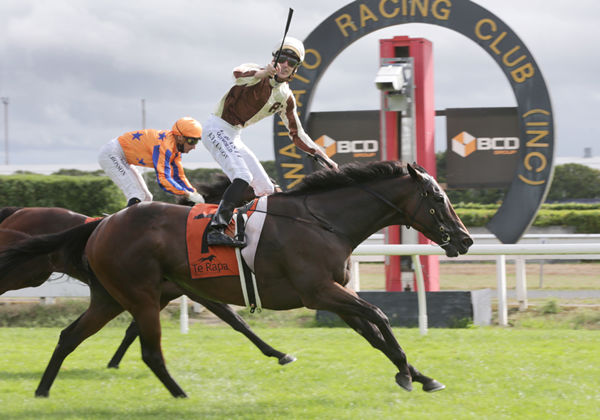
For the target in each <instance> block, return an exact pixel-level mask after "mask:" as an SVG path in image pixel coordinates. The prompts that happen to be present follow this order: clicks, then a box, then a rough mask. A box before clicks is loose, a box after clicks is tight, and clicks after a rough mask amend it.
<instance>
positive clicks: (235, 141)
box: [202, 115, 275, 197]
mask: <svg viewBox="0 0 600 420" xmlns="http://www.w3.org/2000/svg"><path fill="white" fill-rule="evenodd" d="M240 135H241V129H240V128H237V127H233V126H231V125H230V124H228V123H227V122H225V121H223V120H222V119H221V118H219V117H217V116H215V115H210V116H209V117H208V120H207V121H206V123H205V124H204V136H203V138H202V144H203V145H204V147H206V149H207V150H208V151H209V152H210V154H211V155H212V157H213V158H214V159H215V160H216V161H217V163H218V164H219V165H221V168H222V169H223V172H225V174H226V175H227V176H228V177H229V180H230V181H233V180H234V179H235V178H240V179H243V180H244V181H246V182H247V183H248V184H250V186H252V188H253V189H254V194H256V195H257V196H259V197H260V196H263V195H269V194H273V192H274V191H275V187H274V186H273V183H272V182H271V179H270V178H269V175H267V172H266V171H265V169H264V168H263V166H262V165H261V164H260V161H259V160H258V159H257V157H256V156H255V155H254V153H253V152H252V151H251V150H250V149H249V148H248V146H246V145H245V144H244V143H243V142H242V138H241V136H240Z"/></svg>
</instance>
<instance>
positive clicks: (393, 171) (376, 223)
mask: <svg viewBox="0 0 600 420" xmlns="http://www.w3.org/2000/svg"><path fill="white" fill-rule="evenodd" d="M263 200H267V206H266V208H267V210H266V218H265V221H264V226H263V229H262V232H261V234H260V240H259V242H258V246H257V249H256V256H255V259H254V269H255V273H256V277H257V283H258V290H259V293H260V298H261V301H262V305H263V307H265V308H269V309H275V310H285V309H292V308H298V307H302V306H305V307H308V308H311V309H322V310H327V311H330V312H334V313H336V314H338V315H339V316H340V317H341V318H342V319H343V320H344V321H345V322H346V323H347V324H348V325H350V326H351V327H352V328H354V329H355V330H356V331H357V332H358V333H359V334H361V335H363V336H364V338H365V339H366V340H367V341H368V342H369V343H370V344H371V345H372V346H373V347H375V348H376V349H378V350H380V351H382V352H383V353H384V354H385V355H386V356H387V357H388V358H389V359H390V361H391V362H392V363H393V364H394V365H395V366H396V368H397V369H398V373H397V374H396V383H398V385H400V386H401V387H402V388H404V389H405V390H408V391H410V390H412V381H415V382H420V383H422V384H423V390H425V391H436V390H439V389H443V388H444V385H442V384H441V383H439V382H438V381H436V380H434V379H432V378H429V377H427V376H425V375H423V374H422V373H420V372H419V371H418V370H417V369H416V368H414V367H413V366H412V365H410V364H409V363H408V362H407V358H406V355H405V353H404V351H403V350H402V348H401V347H400V345H399V344H398V342H397V341H396V338H395V337H394V334H393V332H392V330H391V327H390V323H389V320H388V319H387V317H386V316H385V314H384V313H383V312H382V311H381V310H380V309H379V308H377V307H376V306H374V305H371V304H370V303H368V302H366V301H364V300H362V299H361V298H360V297H359V296H357V294H356V293H354V292H352V291H351V290H348V289H346V288H344V287H343V286H344V285H345V284H347V282H348V280H349V279H348V271H347V269H346V267H347V261H348V258H349V257H350V254H351V253H352V250H353V249H354V248H355V247H356V246H357V245H358V244H360V243H361V242H362V241H364V240H365V239H366V238H367V237H369V236H370V235H371V234H373V233H374V232H376V231H378V230H379V229H381V228H383V227H385V226H389V225H392V224H403V225H408V226H411V227H413V228H416V229H418V230H419V231H421V232H422V233H423V234H424V235H425V236H427V237H428V238H429V239H431V240H432V241H434V242H436V243H438V244H439V245H441V246H442V248H444V250H445V251H446V255H448V256H450V257H454V256H458V255H459V254H463V253H466V252H467V250H468V248H469V247H470V246H471V245H472V243H473V241H472V239H471V237H470V236H469V234H468V232H467V230H466V229H465V227H464V225H463V224H462V222H461V221H460V219H459V218H458V216H457V215H456V213H455V212H454V209H453V208H452V205H451V204H450V202H449V200H448V198H447V196H446V194H445V193H444V192H443V190H442V189H441V188H440V187H439V185H438V184H437V182H436V181H435V180H434V179H433V178H432V177H431V176H430V175H429V174H427V173H426V172H425V171H424V170H423V169H422V168H419V167H412V166H410V165H407V166H406V167H404V166H402V165H401V164H400V163H398V162H376V163H372V164H368V165H357V164H350V165H346V166H344V167H343V168H342V169H341V170H340V171H320V172H316V173H314V174H312V175H309V176H307V177H306V178H305V179H304V180H303V182H302V184H300V186H299V187H298V188H296V189H294V190H293V191H292V192H287V193H276V194H273V195H271V196H269V197H268V198H266V199H263ZM188 212H189V209H187V208H184V207H181V206H174V205H169V204H164V203H149V204H142V205H137V206H133V207H130V208H128V209H125V210H122V211H120V212H118V213H116V214H114V215H112V216H110V217H107V218H105V219H104V220H102V221H97V222H93V223H88V224H87V225H83V226H80V227H77V228H74V229H71V230H69V231H66V232H63V233H59V234H55V235H47V236H46V237H38V238H36V239H33V240H30V241H25V242H22V243H21V244H20V245H19V246H16V247H14V248H12V249H10V250H6V251H4V252H3V253H1V254H0V273H4V272H6V270H9V269H18V268H19V267H20V266H21V265H22V264H26V263H27V261H28V260H30V259H31V258H33V257H35V256H36V255H43V254H45V253H48V252H52V251H55V250H56V249H60V250H62V252H64V253H65V255H70V256H71V257H73V260H74V261H75V263H77V262H79V264H80V265H81V266H82V269H83V268H84V266H85V261H86V260H85V259H84V258H83V256H84V255H85V258H86V259H87V263H88V264H89V266H90V267H91V269H92V270H93V273H95V276H96V279H95V280H92V281H96V280H97V281H99V282H100V283H101V284H102V285H103V286H104V287H105V289H106V291H108V293H110V295H112V296H113V297H114V298H115V300H116V301H117V302H118V304H116V303H115V304H114V305H113V306H112V307H107V306H106V305H104V306H103V307H100V306H99V305H97V304H96V303H95V298H94V296H92V299H91V302H90V307H89V308H88V310H87V311H86V312H85V313H84V314H83V315H82V317H81V318H79V319H78V320H77V321H75V322H74V323H73V324H71V325H70V326H69V327H68V328H67V329H66V330H64V331H63V332H62V333H61V337H60V340H59V343H58V346H57V348H56V350H55V351H54V353H53V355H52V358H51V359H50V362H49V364H48V367H47V368H46V371H45V372H44V375H43V376H42V379H41V381H40V384H39V386H38V388H37V390H36V395H37V396H47V395H48V393H49V390H50V387H51V385H52V382H53V381H54V379H55V378H56V375H57V374H58V371H59V369H60V366H61V364H62V362H63V360H64V359H65V357H66V356H67V355H68V354H69V353H70V352H71V351H73V350H74V349H75V348H76V347H77V345H79V343H80V342H81V341H83V340H84V339H85V338H86V337H88V336H89V335H90V334H91V333H93V332H95V331H97V330H98V329H100V328H101V327H102V326H103V325H104V324H105V323H106V322H108V321H109V320H110V319H112V318H113V317H114V316H116V315H117V314H118V313H120V312H121V311H122V308H125V309H126V310H128V311H129V312H130V313H131V314H132V315H133V317H134V319H135V320H136V322H137V323H138V326H139V328H140V340H141V345H142V358H143V360H144V362H145V363H146V364H147V365H148V367H149V368H150V369H151V370H152V371H153V372H154V374H155V375H156V376H157V377H158V378H159V380H160V381H161V382H162V383H163V384H164V385H165V387H166V388H167V389H168V390H169V391H170V392H171V394H172V395H173V396H176V397H185V396H186V394H185V392H184V391H183V390H182V389H181V388H180V387H179V385H178V384H177V383H176V382H175V380H174V379H173V378H172V377H171V375H170V374H169V373H168V371H167V369H166V366H165V363H164V359H163V355H162V351H161V345H160V341H161V328H160V319H159V311H160V284H161V282H162V279H163V278H167V279H169V280H171V281H173V282H175V283H177V284H178V285H180V286H181V287H182V288H183V289H184V290H185V291H186V293H187V292H188V291H189V292H193V293H198V294H201V295H202V296H205V297H208V298H210V299H214V300H217V301H221V302H228V303H233V304H237V305H243V304H244V299H243V295H242V291H241V290H240V285H239V280H238V279H237V278H234V277H225V278H219V279H218V280H216V281H209V280H206V279H204V280H199V281H196V280H192V279H191V278H190V274H189V269H188V265H187V254H186V243H185V219H186V217H187V214H188ZM149 226H151V229H149V228H148V227H149ZM84 247H85V254H84V253H83V248H84ZM0 280H1V276H0Z"/></svg>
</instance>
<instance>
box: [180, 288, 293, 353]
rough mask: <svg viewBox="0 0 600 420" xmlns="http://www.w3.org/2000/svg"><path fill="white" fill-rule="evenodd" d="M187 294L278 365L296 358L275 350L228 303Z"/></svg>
mask: <svg viewBox="0 0 600 420" xmlns="http://www.w3.org/2000/svg"><path fill="white" fill-rule="evenodd" d="M188 296H189V297H190V298H191V299H193V300H194V301H196V302H198V303H200V304H201V305H204V307H206V309H208V310H209V311H211V312H212V313H214V314H215V315H216V316H218V317H219V318H221V319H222V320H223V321H225V322H226V323H227V324H229V326H231V327H232V328H233V329H234V330H236V331H238V332H240V333H242V334H244V335H245V336H246V337H247V338H248V339H249V340H250V341H252V343H253V344H254V345H255V346H256V347H258V348H259V350H260V351H261V352H262V353H263V354H264V355H265V356H268V357H276V358H277V360H278V361H279V364H280V365H286V364H288V363H291V362H294V361H295V360H296V358H295V357H294V356H291V355H289V354H285V353H282V352H280V351H278V350H275V349H274V348H273V347H271V346H270V345H268V344H267V343H265V342H264V341H263V340H262V339H261V338H260V337H259V336H257V335H256V334H255V333H254V331H252V329H251V328H250V325H248V323H247V322H246V321H244V319H243V318H242V317H241V316H239V315H238V314H237V313H236V312H235V311H234V310H233V309H231V307H230V306H229V305H226V304H224V303H218V302H213V301H211V300H208V299H204V298H201V297H200V296H198V295H192V294H189V293H188Z"/></svg>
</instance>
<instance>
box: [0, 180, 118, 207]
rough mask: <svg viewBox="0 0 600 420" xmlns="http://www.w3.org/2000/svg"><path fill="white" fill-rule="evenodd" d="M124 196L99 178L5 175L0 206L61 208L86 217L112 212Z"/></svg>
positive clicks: (116, 188) (1, 181) (109, 182)
mask: <svg viewBox="0 0 600 420" xmlns="http://www.w3.org/2000/svg"><path fill="white" fill-rule="evenodd" d="M126 204H127V203H126V202H125V196H124V195H123V193H121V191H120V190H119V188H118V187H117V186H116V185H115V184H114V183H113V182H112V181H111V180H110V179H109V178H108V177H104V176H102V177H100V176H89V175H85V176H66V175H35V174H26V175H8V176H2V177H0V207H10V206H16V207H64V208H66V209H69V210H73V211H76V212H78V213H83V214H85V215H88V216H101V215H102V214H104V213H108V214H111V213H114V212H116V211H118V210H120V209H122V208H123V207H125V205H126Z"/></svg>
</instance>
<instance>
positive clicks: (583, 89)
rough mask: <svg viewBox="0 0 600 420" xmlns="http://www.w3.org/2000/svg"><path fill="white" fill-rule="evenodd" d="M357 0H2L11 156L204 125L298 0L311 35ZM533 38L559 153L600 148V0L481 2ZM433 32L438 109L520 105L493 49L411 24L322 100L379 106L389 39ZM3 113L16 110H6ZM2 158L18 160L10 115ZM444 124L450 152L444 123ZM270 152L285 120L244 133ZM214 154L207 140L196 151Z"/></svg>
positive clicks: (0, 71)
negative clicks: (190, 121)
mask: <svg viewBox="0 0 600 420" xmlns="http://www.w3.org/2000/svg"><path fill="white" fill-rule="evenodd" d="M349 3H351V1H349V0H328V1H323V0H286V1H276V0H252V1H245V0H219V1H213V0H195V1H192V0H188V1H185V0H170V1H168V2H166V1H164V0H162V1H156V0H143V1H142V0H139V1H132V0H128V1H122V0H118V1H112V0H109V1H106V0H51V1H46V0H2V1H1V2H0V17H1V19H2V21H1V22H0V96H2V97H8V98H9V101H10V104H9V106H8V111H9V112H8V114H9V158H10V163H11V164H38V163H52V164H65V167H66V166H67V165H68V164H69V163H81V164H88V163H95V162H96V155H97V152H98V150H99V149H100V147H101V146H102V145H103V144H104V143H106V142H107V141H109V140H110V139H112V138H114V137H117V136H119V135H120V134H122V133H124V132H126V131H132V130H137V129H140V128H141V127H142V111H141V109H142V107H141V100H142V99H145V103H146V128H156V129H170V127H171V126H172V125H173V123H174V121H175V120H176V119H177V118H179V117H182V116H186V115H190V116H192V117H194V118H196V119H198V120H199V121H201V122H203V121H204V120H205V118H206V117H207V116H208V115H209V114H210V113H211V112H212V110H213V109H214V107H215V104H216V103H217V102H218V101H219V99H220V98H221V97H222V95H223V94H224V93H225V92H226V91H227V90H228V89H229V87H230V86H231V84H232V80H233V78H232V75H231V70H232V69H233V67H235V66H237V65H238V64H241V63H245V62H255V63H259V64H265V63H266V62H267V61H268V60H269V59H270V51H271V50H272V48H273V46H274V45H275V44H276V43H277V41H278V39H280V37H281V35H282V32H283V29H284V25H285V18H286V16H287V10H288V7H292V8H293V9H294V18H293V21H292V24H291V28H290V32H289V34H290V35H293V36H296V37H297V38H300V39H304V38H305V37H306V36H308V34H309V33H310V32H311V31H312V30H313V29H314V28H316V27H317V26H318V25H319V24H320V23H321V22H322V21H323V20H325V19H326V18H327V17H329V16H330V15H331V14H333V13H334V12H335V11H337V10H338V9H340V8H341V7H343V6H345V5H347V4H349ZM475 3H478V4H480V5H481V6H483V7H485V8H486V9H488V10H490V11H491V12H492V13H494V14H495V15H496V16H498V17H499V18H500V19H502V20H503V21H504V22H505V23H506V24H507V25H508V26H509V27H510V28H511V29H512V30H513V31H514V32H515V33H516V34H517V35H518V36H519V37H520V39H521V40H522V41H523V43H524V44H525V45H526V46H527V47H528V49H529V50H530V52H531V53H532V55H533V57H534V59H535V60H536V62H537V64H538V66H539V67H540V69H541V71H542V74H543V76H544V79H545V80H546V84H547V86H548V89H549V91H550V98H551V101H552V105H553V111H554V116H555V129H556V137H555V145H556V156H561V157H563V156H582V154H583V149H584V148H585V147H592V149H593V154H594V155H599V154H600V142H599V140H600V136H599V135H598V129H597V125H596V124H597V121H598V119H599V115H598V113H599V111H600V54H599V51H600V47H599V44H600V29H599V27H600V26H599V25H598V22H600V2H598V1H597V0H573V1H566V0H477V1H475ZM396 35H408V36H413V37H424V38H427V39H429V40H430V41H432V42H433V48H434V60H435V107H436V109H444V108H456V107H480V106H481V107H487V106H516V100H515V98H514V95H513V93H512V90H511V88H510V85H509V83H508V81H507V80H506V77H505V76H504V75H503V73H502V72H501V70H500V68H499V67H498V66H497V64H496V63H495V62H494V61H493V60H492V58H491V57H490V56H489V55H488V54H487V53H486V52H485V51H484V50H483V49H482V48H481V47H479V46H478V45H476V44H475V43H474V42H472V41H471V40H469V39H467V38H465V37H464V36H462V35H460V34H458V33H456V32H453V31H451V30H448V29H444V28H441V27H437V26H432V25H425V24H404V25H398V26H394V27H391V28H387V29H383V30H380V31H377V32H374V33H371V34H370V35H368V36H365V37H363V38H362V39H360V40H359V41H357V42H355V43H354V44H352V45H351V46H350V47H348V48H347V49H346V50H344V52H343V53H342V54H341V55H340V56H339V57H338V58H337V59H336V60H335V61H334V63H333V64H332V65H331V66H330V68H329V69H328V70H327V72H326V73H325V75H324V77H323V78H322V79H321V82H320V83H319V85H318V87H317V89H316V93H315V96H314V99H313V104H312V108H311V111H342V110H360V109H378V108H379V92H378V91H377V90H376V89H375V87H374V83H373V81H374V78H375V74H376V72H377V68H378V40H379V39H380V38H389V37H392V36H396ZM0 115H3V114H0ZM0 126H1V127H2V131H0V144H2V147H1V148H0V157H1V160H0V165H1V164H4V162H5V153H4V119H3V118H1V119H0ZM441 131H442V130H438V132H437V133H436V150H438V151H439V150H444V149H445V148H446V145H445V133H444V132H441ZM243 139H244V141H245V142H246V144H247V145H248V146H249V147H250V148H251V149H252V150H254V152H255V153H256V154H257V156H258V157H259V159H261V160H272V159H274V156H275V155H274V152H273V145H272V120H271V119H267V120H263V121H262V122H260V123H258V124H257V125H256V126H253V127H250V128H248V129H246V130H245V131H244V134H243ZM208 161H212V158H211V157H210V155H209V154H208V153H207V152H206V151H205V150H204V148H203V147H202V146H198V148H197V150H196V151H193V152H191V153H190V154H189V155H187V156H185V157H184V165H185V162H208Z"/></svg>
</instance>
